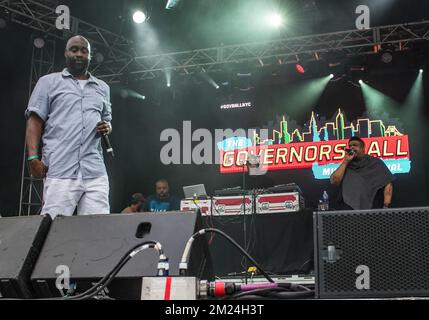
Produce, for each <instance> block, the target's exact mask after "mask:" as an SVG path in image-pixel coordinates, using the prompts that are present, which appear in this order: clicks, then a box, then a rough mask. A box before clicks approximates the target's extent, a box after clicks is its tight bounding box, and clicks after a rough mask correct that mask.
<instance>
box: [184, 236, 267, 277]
mask: <svg viewBox="0 0 429 320" xmlns="http://www.w3.org/2000/svg"><path fill="white" fill-rule="evenodd" d="M203 231H204V232H215V233H218V234H220V235H221V236H223V237H224V238H225V239H227V240H228V241H229V242H231V243H232V244H233V245H234V246H235V247H237V248H238V249H239V250H240V251H241V252H242V253H243V254H244V255H246V257H247V258H248V259H249V260H250V261H252V262H253V263H254V264H255V267H256V268H258V270H259V271H260V272H261V273H262V275H263V276H264V277H265V278H266V279H267V280H268V281H269V282H271V283H275V282H274V280H273V279H272V278H271V277H270V276H269V275H268V274H267V273H266V272H265V271H264V269H262V267H261V266H260V265H259V263H258V262H256V260H255V259H254V258H253V257H252V256H251V255H250V254H248V253H247V252H246V250H244V249H243V248H242V247H241V246H240V245H239V244H238V243H237V242H236V241H235V240H234V239H232V238H231V237H230V236H228V235H227V234H226V233H224V232H223V231H221V230H218V229H213V228H208V229H203V230H200V231H198V232H197V233H195V234H193V235H192V238H194V239H195V237H197V236H199V235H201V234H204V233H201V232H203Z"/></svg>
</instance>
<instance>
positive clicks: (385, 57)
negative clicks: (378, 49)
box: [381, 51, 393, 63]
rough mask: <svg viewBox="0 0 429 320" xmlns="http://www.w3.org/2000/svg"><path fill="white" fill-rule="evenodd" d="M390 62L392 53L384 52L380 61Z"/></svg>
mask: <svg viewBox="0 0 429 320" xmlns="http://www.w3.org/2000/svg"><path fill="white" fill-rule="evenodd" d="M392 60H393V55H392V52H390V51H385V52H383V53H382V55H381V61H383V63H391V62H392Z"/></svg>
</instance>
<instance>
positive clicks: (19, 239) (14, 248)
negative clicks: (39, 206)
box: [0, 216, 51, 298]
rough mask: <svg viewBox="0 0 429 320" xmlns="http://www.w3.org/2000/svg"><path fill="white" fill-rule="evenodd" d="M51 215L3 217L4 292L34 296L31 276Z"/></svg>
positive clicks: (0, 267)
mask: <svg viewBox="0 0 429 320" xmlns="http://www.w3.org/2000/svg"><path fill="white" fill-rule="evenodd" d="M50 224H51V218H50V217H49V216H46V217H44V216H29V217H11V218H0V294H1V295H2V296H3V297H5V298H32V297H33V296H34V292H33V291H32V287H31V282H30V276H31V272H32V271H33V268H34V265H35V264H36V260H37V258H38V256H39V253H40V250H41V249H42V246H43V242H44V241H45V238H46V235H47V234H48V231H49V226H50Z"/></svg>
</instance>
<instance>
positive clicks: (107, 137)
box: [102, 134, 115, 158]
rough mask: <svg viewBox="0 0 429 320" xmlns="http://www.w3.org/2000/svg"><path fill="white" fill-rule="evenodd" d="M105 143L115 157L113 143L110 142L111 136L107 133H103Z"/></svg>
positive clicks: (108, 151)
mask: <svg viewBox="0 0 429 320" xmlns="http://www.w3.org/2000/svg"><path fill="white" fill-rule="evenodd" d="M102 137H103V140H104V144H105V145H106V152H107V153H108V154H110V155H111V156H112V158H114V157H115V154H114V153H113V148H112V145H111V144H110V140H109V136H108V135H107V134H103V135H102Z"/></svg>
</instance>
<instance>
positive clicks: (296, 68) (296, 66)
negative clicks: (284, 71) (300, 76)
mask: <svg viewBox="0 0 429 320" xmlns="http://www.w3.org/2000/svg"><path fill="white" fill-rule="evenodd" d="M295 70H296V72H298V73H305V69H304V67H303V66H302V65H300V64H299V63H297V64H296V65H295Z"/></svg>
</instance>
